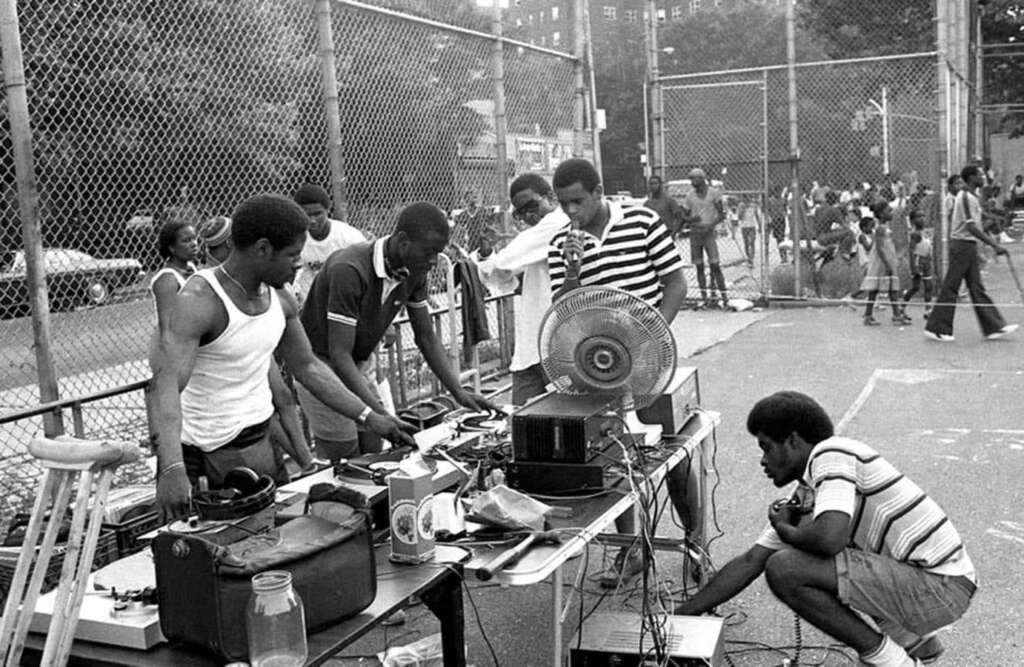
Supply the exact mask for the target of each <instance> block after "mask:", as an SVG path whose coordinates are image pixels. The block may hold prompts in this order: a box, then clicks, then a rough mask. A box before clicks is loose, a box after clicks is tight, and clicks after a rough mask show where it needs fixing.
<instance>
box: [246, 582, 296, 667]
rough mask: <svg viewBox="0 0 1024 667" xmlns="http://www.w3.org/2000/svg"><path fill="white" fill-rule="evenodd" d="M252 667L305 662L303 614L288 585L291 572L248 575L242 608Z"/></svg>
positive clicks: (287, 666) (287, 665)
mask: <svg viewBox="0 0 1024 667" xmlns="http://www.w3.org/2000/svg"><path fill="white" fill-rule="evenodd" d="M245 631H246V636H247V637H248V638H249V663H250V664H251V665H252V667H292V666H293V665H303V664H305V662H306V615H305V612H304V611H303V609H302V600H301V599H299V596H298V594H297V593H296V592H295V591H294V590H293V589H292V574H291V572H285V571H283V570H269V571H267V572H261V573H260V574H257V575H255V576H254V577H253V578H252V597H251V598H249V605H248V606H247V607H246V610H245Z"/></svg>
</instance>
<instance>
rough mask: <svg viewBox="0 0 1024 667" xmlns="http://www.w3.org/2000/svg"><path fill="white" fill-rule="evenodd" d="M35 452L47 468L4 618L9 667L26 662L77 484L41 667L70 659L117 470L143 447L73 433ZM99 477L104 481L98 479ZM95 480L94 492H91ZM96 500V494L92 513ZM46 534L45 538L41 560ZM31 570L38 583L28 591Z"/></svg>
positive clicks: (1, 635)
mask: <svg viewBox="0 0 1024 667" xmlns="http://www.w3.org/2000/svg"><path fill="white" fill-rule="evenodd" d="M28 451H29V453H30V454H31V455H32V456H33V457H35V458H36V459H37V460H38V461H39V463H40V465H42V466H43V468H44V472H43V478H42V480H41V481H40V483H39V493H38V495H37V496H36V500H35V504H34V506H33V508H32V516H31V517H30V518H29V523H28V528H27V529H26V531H25V540H24V542H23V546H22V549H21V553H20V554H19V556H18V564H17V566H16V567H15V570H14V577H13V580H12V581H11V587H10V590H9V591H8V593H7V603H6V604H5V605H4V615H3V618H2V620H0V659H2V660H3V664H4V665H5V667H13V666H14V665H18V664H20V661H21V654H22V651H23V650H24V648H25V637H26V636H27V635H28V629H29V624H30V623H31V621H32V615H33V613H35V609H36V601H37V600H38V598H39V592H40V590H41V589H42V587H43V580H44V577H45V576H46V569H47V565H49V563H50V558H51V557H52V556H53V550H54V545H55V544H56V542H57V533H58V531H59V530H60V524H61V521H60V517H61V516H63V513H64V510H65V508H66V507H67V506H68V503H69V502H70V500H71V492H72V490H73V489H74V488H75V486H76V482H77V491H76V495H75V501H74V510H73V512H72V515H71V531H70V533H69V534H68V543H67V551H66V552H65V553H64V564H63V566H62V569H61V573H60V584H59V586H58V587H57V595H56V598H55V600H54V605H53V616H52V618H51V619H50V627H49V629H48V631H47V635H46V645H45V647H44V648H43V657H42V662H41V664H43V665H63V664H65V663H66V662H67V660H68V656H69V654H70V653H71V642H72V641H73V640H74V636H75V626H77V625H78V613H79V610H80V609H81V606H82V597H83V596H84V595H85V589H86V581H87V579H88V577H89V572H90V570H91V569H92V562H93V558H94V557H95V554H96V542H97V540H98V539H99V535H100V525H101V523H102V521H103V510H104V509H105V507H106V503H107V493H108V492H109V491H110V483H111V481H112V480H113V476H114V470H115V469H116V468H117V467H118V466H119V465H121V464H122V463H129V462H131V461H135V460H137V459H138V458H140V457H141V451H140V450H139V448H138V446H137V445H135V444H134V443H131V442H120V441H101V440H80V439H78V438H72V437H67V436H62V437H59V438H36V439H35V440H32V442H31V443H29V446H28ZM97 473H99V475H98V477H99V479H98V481H96V480H95V479H94V478H95V477H96V474H97ZM94 482H95V483H96V492H95V495H93V491H92V487H93V483H94ZM90 495H93V503H92V508H91V509H90V507H89V497H90ZM51 501H52V502H51ZM47 511H49V513H50V520H49V521H48V522H47V523H46V530H45V532H43V531H42V523H43V521H44V518H45V516H46V513H47ZM40 533H42V537H43V541H42V544H40V545H39V548H38V556H36V553H37V549H36V545H37V544H38V543H39V536H40ZM33 561H35V566H34V569H32V568H33ZM30 569H32V578H31V580H29V581H28V587H26V586H25V583H26V580H27V579H28V578H29V577H28V573H29V570H30Z"/></svg>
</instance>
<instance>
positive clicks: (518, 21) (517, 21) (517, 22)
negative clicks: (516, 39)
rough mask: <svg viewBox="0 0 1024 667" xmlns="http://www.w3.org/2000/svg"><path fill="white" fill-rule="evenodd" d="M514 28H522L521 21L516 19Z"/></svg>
mask: <svg viewBox="0 0 1024 667" xmlns="http://www.w3.org/2000/svg"><path fill="white" fill-rule="evenodd" d="M516 27H517V28H522V27H523V19H516Z"/></svg>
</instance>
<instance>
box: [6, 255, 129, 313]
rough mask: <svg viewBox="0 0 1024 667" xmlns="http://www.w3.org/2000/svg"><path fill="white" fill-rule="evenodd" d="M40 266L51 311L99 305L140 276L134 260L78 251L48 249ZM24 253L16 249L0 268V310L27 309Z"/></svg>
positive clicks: (14, 311) (16, 310)
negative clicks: (44, 272) (97, 256)
mask: <svg viewBox="0 0 1024 667" xmlns="http://www.w3.org/2000/svg"><path fill="white" fill-rule="evenodd" d="M43 267H44V269H45V271H46V284H47V287H48V291H49V297H50V304H51V307H52V308H53V309H54V310H59V309H62V308H73V307H75V306H78V305H93V306H99V305H102V304H104V303H106V302H107V301H109V300H110V295H111V294H112V293H113V291H114V290H116V289H118V288H121V287H125V286H127V285H131V284H132V283H135V282H137V281H138V280H139V279H141V278H142V276H143V275H144V272H143V270H142V265H141V264H139V262H138V261H137V260H135V259H131V258H128V257H117V258H111V259H97V258H95V257H93V256H92V255H87V254H86V253H84V252H81V251H79V250H70V249H65V248H48V249H46V250H44V251H43ZM26 277H27V267H26V264H25V252H24V251H23V250H19V251H17V252H16V253H14V255H13V259H12V260H11V261H10V263H9V265H8V266H6V267H5V268H4V270H3V271H0V310H2V311H3V312H4V313H5V314H9V313H15V314H20V313H22V312H25V311H27V310H28V303H29V301H28V285H27V280H26Z"/></svg>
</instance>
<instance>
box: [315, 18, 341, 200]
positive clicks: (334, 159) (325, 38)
mask: <svg viewBox="0 0 1024 667" xmlns="http://www.w3.org/2000/svg"><path fill="white" fill-rule="evenodd" d="M316 23H317V29H318V33H319V41H320V77H321V79H322V84H323V91H324V117H325V118H326V120H327V156H328V159H329V160H330V165H331V202H332V203H333V211H332V213H333V215H334V217H335V218H338V219H339V220H347V219H348V211H347V210H346V209H347V206H348V197H347V196H346V194H345V163H344V159H343V158H342V155H341V113H340V112H339V110H338V79H337V74H336V72H335V69H334V30H333V28H332V26H331V2H330V0H317V2H316Z"/></svg>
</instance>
